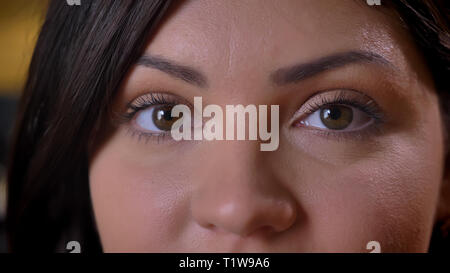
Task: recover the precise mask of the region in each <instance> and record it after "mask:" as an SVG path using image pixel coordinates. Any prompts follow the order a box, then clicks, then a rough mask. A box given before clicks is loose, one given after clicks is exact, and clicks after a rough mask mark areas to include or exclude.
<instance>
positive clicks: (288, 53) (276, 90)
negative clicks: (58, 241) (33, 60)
mask: <svg viewBox="0 0 450 273" xmlns="http://www.w3.org/2000/svg"><path fill="white" fill-rule="evenodd" d="M144 55H146V56H147V57H146V59H144V61H141V62H140V63H141V64H137V65H135V66H134V67H133V68H132V69H131V70H130V72H129V74H128V76H127V77H126V79H125V81H124V82H123V85H122V87H121V88H120V90H119V92H118V94H117V96H116V98H115V102H114V105H113V109H114V112H115V113H116V114H117V115H116V114H115V115H113V119H114V121H113V122H109V121H105V122H104V124H105V126H104V128H103V130H104V132H105V134H104V135H106V136H105V137H104V138H102V139H101V141H99V144H98V146H97V149H96V152H95V153H94V155H93V156H92V158H91V162H90V189H91V196H92V201H93V207H94V214H95V219H96V222H97V228H98V231H99V234H100V238H101V242H102V245H103V249H104V251H114V252H115V251H136V252H139V251H148V252H175V251H176V252H197V251H201V252H210V251H214V252H218V251H220V252H235V251H236V252H241V251H242V252H247V251H252V252H269V251H270V252H335V251H339V252H368V250H366V245H367V243H368V242H369V241H378V242H379V243H380V246H381V251H382V252H393V251H426V250H427V248H428V243H429V239H430V235H431V229H432V225H433V221H434V215H435V211H436V207H437V202H438V198H439V188H440V184H441V181H442V172H443V161H444V160H443V158H444V155H443V150H444V148H443V141H444V140H443V127H442V125H441V116H440V112H439V107H438V97H437V95H436V94H435V92H434V87H433V84H432V81H431V78H430V74H429V72H428V71H427V70H426V68H425V63H424V61H423V59H422V58H421V57H420V55H419V53H418V51H417V49H416V48H415V47H414V46H413V41H412V40H411V38H410V37H409V36H408V34H407V31H406V30H405V29H404V28H403V27H402V25H401V24H400V21H399V20H398V19H396V17H395V16H394V15H393V14H392V11H390V10H389V9H388V8H386V7H383V6H382V7H376V6H369V5H367V4H366V2H365V1H355V0H347V1H342V0H323V1H317V0H314V1H310V0H301V1H298V0H283V1H281V0H277V1H262V0H258V1H256V0H255V1H245V3H244V2H243V1H238V0H236V1H234V0H233V1H232V0H230V1H203V0H197V1H185V2H183V3H182V4H181V5H179V6H177V7H176V8H174V9H173V10H171V12H170V13H169V14H168V15H167V16H166V17H165V20H164V21H163V22H162V23H161V24H160V26H159V28H158V29H157V31H156V33H155V35H154V36H152V38H151V40H150V41H149V43H148V47H147V48H146V50H145V54H144ZM289 72H290V73H289ZM194 96H197V97H202V100H203V107H205V106H206V105H209V104H216V105H219V106H220V107H221V108H222V109H223V111H224V118H225V109H226V105H238V104H242V105H244V106H246V105H250V104H253V105H256V106H257V107H258V106H259V105H269V106H270V105H279V146H278V148H277V149H275V150H274V151H261V150H260V144H261V141H255V140H234V141H233V140H212V141H207V140H202V141H199V140H196V141H195V140H191V141H189V140H182V141H175V140H174V139H173V138H172V137H171V135H170V132H169V131H167V130H164V122H166V124H169V125H170V118H167V116H166V118H167V119H164V116H163V118H162V119H158V115H153V114H154V113H155V112H158V113H162V114H167V112H168V113H169V114H170V109H171V107H172V106H171V105H173V104H185V105H188V106H191V105H193V102H194ZM152 104H156V106H155V105H152ZM269 109H270V108H269ZM269 113H270V111H269ZM117 116H120V117H121V118H117V119H116V117H117ZM206 120H208V119H206ZM269 121H270V118H269ZM247 124H248V123H247ZM247 127H248V126H247ZM161 128H163V129H161ZM224 130H226V129H224ZM224 135H225V132H224ZM246 139H248V137H247V138H246Z"/></svg>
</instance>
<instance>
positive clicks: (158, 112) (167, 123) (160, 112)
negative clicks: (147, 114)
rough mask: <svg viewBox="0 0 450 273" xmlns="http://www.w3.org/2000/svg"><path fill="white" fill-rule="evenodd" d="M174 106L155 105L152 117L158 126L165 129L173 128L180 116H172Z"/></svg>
mask: <svg viewBox="0 0 450 273" xmlns="http://www.w3.org/2000/svg"><path fill="white" fill-rule="evenodd" d="M172 108H173V106H172V105H158V106H155V109H154V110H153V115H152V119H153V122H154V123H155V126H156V128H158V129H160V130H163V131H170V130H171V129H172V125H173V123H174V122H175V121H177V120H178V119H179V117H172V115H171V112H172ZM180 116H181V115H180Z"/></svg>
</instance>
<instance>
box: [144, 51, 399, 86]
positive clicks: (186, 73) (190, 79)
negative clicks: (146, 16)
mask: <svg viewBox="0 0 450 273" xmlns="http://www.w3.org/2000/svg"><path fill="white" fill-rule="evenodd" d="M352 63H375V64H378V65H382V66H387V67H390V68H393V67H394V65H393V64H392V63H391V62H389V61H388V60H387V59H385V58H384V57H382V56H381V55H378V54H376V53H374V52H370V51H347V52H343V53H336V54H333V55H329V56H325V57H322V58H319V59H316V60H314V61H311V62H308V63H300V64H295V65H292V66H289V67H284V68H280V69H277V70H276V71H274V72H273V73H272V74H271V76H270V78H271V80H272V82H273V83H275V84H276V85H287V84H290V83H296V82H299V81H302V80H305V79H307V78H310V77H313V76H315V75H317V74H320V73H323V72H326V71H329V70H333V69H337V68H339V67H343V66H345V65H348V64H352ZM137 64H138V65H142V66H145V67H150V68H154V69H158V70H160V71H162V72H165V73H167V74H169V75H170V76H172V77H174V78H178V79H181V80H183V81H185V82H187V83H190V84H193V85H196V86H198V87H201V88H206V87H207V86H208V80H207V77H206V76H205V75H204V74H203V73H202V72H200V71H199V70H197V69H195V68H193V67H189V66H186V65H180V64H177V63H175V62H173V61H170V60H168V59H166V58H164V57H160V56H154V55H144V56H142V57H141V58H139V60H138V61H137Z"/></svg>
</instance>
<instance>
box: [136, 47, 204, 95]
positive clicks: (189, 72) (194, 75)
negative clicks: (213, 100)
mask: <svg viewBox="0 0 450 273" xmlns="http://www.w3.org/2000/svg"><path fill="white" fill-rule="evenodd" d="M137 64H138V65H143V66H146V67H151V68H155V69H158V70H160V71H162V72H165V73H167V74H169V75H171V76H172V77H175V78H178V79H181V80H183V81H185V82H188V83H190V84H194V85H196V86H198V87H202V88H204V87H206V86H207V85H208V82H207V80H206V77H205V76H204V75H203V74H202V73H201V72H200V71H198V70H196V69H195V68H192V67H188V66H184V65H179V64H176V63H174V62H172V61H169V60H168V59H166V58H163V57H159V56H152V55H144V56H142V57H141V58H139V60H138V61H137Z"/></svg>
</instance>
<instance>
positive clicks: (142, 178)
mask: <svg viewBox="0 0 450 273" xmlns="http://www.w3.org/2000/svg"><path fill="white" fill-rule="evenodd" d="M122 144H123V143H122ZM122 144H121V142H120V141H114V140H112V141H110V142H109V143H108V144H106V145H104V147H103V148H102V149H101V150H100V151H99V152H98V153H97V154H96V156H95V158H94V160H93V161H92V163H91V166H90V189H91V196H92V202H93V208H94V214H95V219H96V223H97V228H98V231H99V234H100V238H101V241H102V246H103V249H104V251H106V252H109V251H112V252H116V251H125V252H127V251H133V252H139V251H147V252H148V251H150V252H151V251H164V250H166V251H168V250H169V249H167V247H168V246H169V245H171V243H172V242H175V241H177V238H178V237H179V236H180V233H181V229H182V228H183V226H184V225H185V223H186V216H187V215H188V213H187V211H185V210H186V208H187V207H188V206H187V205H186V204H187V198H186V196H187V195H186V194H185V193H186V189H185V188H184V186H183V185H187V183H185V182H183V180H184V179H185V178H184V177H185V176H183V175H182V172H180V171H177V172H174V169H173V167H172V165H171V164H166V162H161V163H159V164H154V163H148V161H147V162H146V160H145V159H144V158H145V157H140V158H141V159H142V160H136V159H135V157H133V156H132V155H131V154H129V153H124V152H123V151H122V147H129V145H122ZM136 158H139V157H136ZM150 165H151V167H150ZM172 245H173V244H172Z"/></svg>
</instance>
